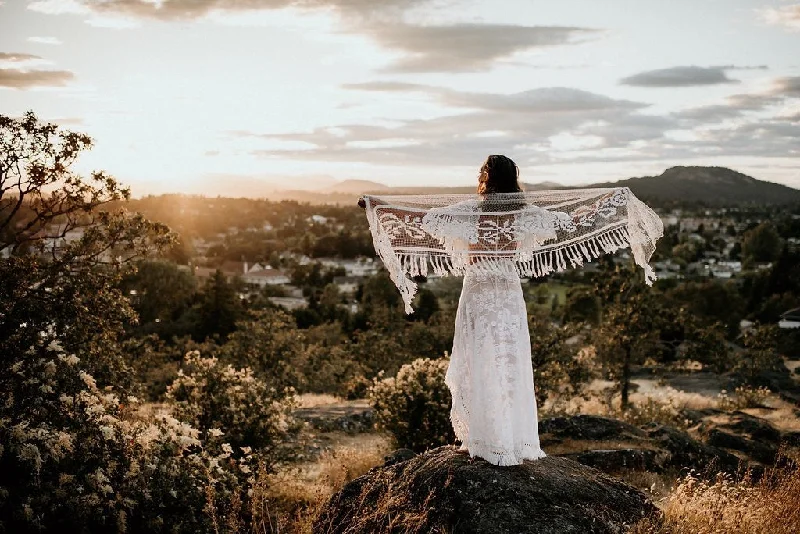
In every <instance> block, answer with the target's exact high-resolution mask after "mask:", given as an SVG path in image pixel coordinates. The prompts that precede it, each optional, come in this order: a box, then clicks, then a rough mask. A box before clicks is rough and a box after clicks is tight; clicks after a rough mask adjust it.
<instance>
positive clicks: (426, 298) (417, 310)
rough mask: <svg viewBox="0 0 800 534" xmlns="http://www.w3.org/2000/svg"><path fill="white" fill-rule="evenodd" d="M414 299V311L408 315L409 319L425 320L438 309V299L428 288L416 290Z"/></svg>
mask: <svg viewBox="0 0 800 534" xmlns="http://www.w3.org/2000/svg"><path fill="white" fill-rule="evenodd" d="M415 300H416V303H415V304H414V313H412V314H411V316H410V319H411V320H413V321H422V322H426V321H427V320H428V319H430V318H431V317H432V316H433V314H434V313H436V312H437V311H439V299H438V298H436V294H435V293H434V292H433V291H431V290H430V289H426V288H422V289H420V290H419V291H418V292H417V295H416V298H415Z"/></svg>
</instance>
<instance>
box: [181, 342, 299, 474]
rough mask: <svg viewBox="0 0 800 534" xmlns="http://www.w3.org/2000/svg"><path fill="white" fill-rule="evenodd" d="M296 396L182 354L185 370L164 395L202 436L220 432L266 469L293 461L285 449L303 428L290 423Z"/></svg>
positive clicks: (243, 372)
mask: <svg viewBox="0 0 800 534" xmlns="http://www.w3.org/2000/svg"><path fill="white" fill-rule="evenodd" d="M294 395H295V391H294V389H293V388H291V387H286V388H284V390H282V391H278V390H276V389H275V388H274V387H268V386H267V385H266V384H265V383H264V382H263V381H262V380H259V379H258V378H256V377H255V376H254V375H253V372H252V370H251V369H250V368H247V367H246V368H244V369H234V368H233V367H232V366H231V365H223V364H222V363H221V362H220V361H219V359H218V358H215V357H207V358H204V357H203V356H201V355H200V352H199V351H191V352H188V353H187V354H186V357H185V360H184V369H181V370H180V371H178V378H176V379H175V381H174V382H173V383H172V385H170V386H169V388H168V389H167V398H168V399H169V400H171V401H172V402H173V403H174V405H175V414H176V416H177V417H178V418H179V419H182V420H184V421H186V422H188V423H190V424H192V425H194V426H195V427H196V428H199V429H201V430H203V431H206V432H221V433H222V434H224V435H225V437H226V441H227V442H228V443H230V444H231V445H233V446H235V447H252V448H253V449H256V450H257V451H258V452H259V457H260V459H261V460H262V461H264V462H265V463H266V464H267V466H268V467H271V466H272V465H273V464H274V463H276V462H278V461H283V460H288V459H290V458H291V457H292V456H293V455H294V451H293V450H292V449H291V448H288V447H285V446H284V444H285V443H286V442H287V441H289V440H290V439H291V438H292V437H293V436H295V435H296V434H297V433H298V432H299V431H300V428H302V426H301V423H300V422H299V421H297V420H295V419H294V417H292V415H291V412H292V409H293V408H295V407H296V402H295V397H294Z"/></svg>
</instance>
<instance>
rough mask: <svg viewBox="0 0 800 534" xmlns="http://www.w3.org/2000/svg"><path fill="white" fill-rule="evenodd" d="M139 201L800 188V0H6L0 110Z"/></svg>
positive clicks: (0, 41)
mask: <svg viewBox="0 0 800 534" xmlns="http://www.w3.org/2000/svg"><path fill="white" fill-rule="evenodd" d="M27 110H33V111H34V112H35V113H36V114H37V116H38V117H39V118H40V119H41V120H44V121H47V122H54V123H57V124H59V125H61V126H62V127H63V128H65V129H70V130H73V131H78V132H82V133H86V134H88V135H90V136H91V137H92V138H93V139H94V147H93V148H92V150H91V151H88V152H86V153H85V154H84V155H83V156H82V157H81V159H80V160H79V161H78V163H77V164H76V168H77V170H79V171H81V172H86V173H87V174H88V173H89V172H90V171H92V170H105V171H107V172H109V173H110V174H112V175H114V176H116V177H117V178H118V179H119V180H120V181H121V182H123V183H124V184H126V185H129V186H131V188H132V191H133V194H134V196H142V195H146V194H159V193H165V192H182V193H191V194H197V193H200V194H211V195H218V194H219V195H229V196H259V197H260V196H267V195H268V193H269V191H271V190H273V189H275V188H284V189H316V188H324V187H328V186H330V185H331V184H332V183H335V182H336V181H339V180H345V179H364V180H372V181H376V182H381V183H384V184H388V185H404V186H414V185H470V184H473V183H475V182H476V180H477V170H478V168H479V167H480V165H481V163H482V162H483V160H484V159H485V158H486V156H487V155H488V154H505V155H507V156H509V157H511V158H512V159H514V160H515V161H516V163H517V164H518V166H519V168H520V176H521V179H522V180H523V181H525V182H529V183H536V182H542V181H550V182H559V183H562V184H565V185H578V184H588V183H592V182H598V181H612V180H618V179H624V178H629V177H632V176H646V175H657V174H660V173H661V172H663V171H664V170H665V169H666V168H669V167H671V166H674V165H719V166H725V167H729V168H732V169H735V170H737V171H740V172H744V173H746V174H749V175H751V176H753V177H755V178H759V179H762V180H768V181H772V182H778V183H783V184H786V185H789V186H792V187H796V188H800V3H797V2H796V1H795V2H793V1H790V0H786V1H782V0H773V1H761V0H672V1H670V2H665V1H661V0H639V1H634V0H604V1H602V2H600V1H596V0H559V1H558V2H555V1H547V2H545V1H541V0H464V1H462V0H2V1H0V114H2V115H7V116H13V117H17V116H21V115H22V114H23V113H24V112H25V111H27Z"/></svg>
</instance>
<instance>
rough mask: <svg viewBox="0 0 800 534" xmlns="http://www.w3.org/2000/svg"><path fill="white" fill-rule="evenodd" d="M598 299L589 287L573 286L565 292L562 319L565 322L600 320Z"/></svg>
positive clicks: (595, 321) (596, 321)
mask: <svg viewBox="0 0 800 534" xmlns="http://www.w3.org/2000/svg"><path fill="white" fill-rule="evenodd" d="M600 310H601V306H600V300H599V299H598V298H597V295H595V294H594V292H593V291H592V289H591V288H588V287H575V288H572V289H570V290H569V291H568V292H567V302H566V303H565V305H564V311H563V315H562V320H563V321H564V322H567V323H579V322H586V323H590V324H597V323H598V322H600Z"/></svg>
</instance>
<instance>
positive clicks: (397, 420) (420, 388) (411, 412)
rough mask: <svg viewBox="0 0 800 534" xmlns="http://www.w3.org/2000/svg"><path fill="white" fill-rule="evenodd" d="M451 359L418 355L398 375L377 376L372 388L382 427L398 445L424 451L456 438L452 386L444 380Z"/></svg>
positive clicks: (371, 395) (371, 396)
mask: <svg viewBox="0 0 800 534" xmlns="http://www.w3.org/2000/svg"><path fill="white" fill-rule="evenodd" d="M448 363H449V360H448V359H446V358H441V359H438V360H431V359H430V358H424V359H423V358H419V359H416V360H414V361H413V362H411V363H410V364H406V365H404V366H402V367H401V368H400V371H399V372H398V373H397V376H396V377H393V378H386V379H383V380H378V379H375V381H374V383H373V385H372V387H371V388H370V390H369V398H370V404H371V405H372V407H373V408H374V410H375V420H376V422H377V424H378V427H379V428H382V429H384V430H388V431H389V432H390V433H391V434H392V435H393V436H394V438H395V441H396V442H397V445H398V446H399V447H406V448H409V449H411V450H413V451H417V452H422V451H424V450H425V449H427V448H432V447H438V446H441V445H447V444H448V443H453V442H454V441H455V435H454V434H453V427H452V425H451V423H450V404H451V397H450V389H449V388H448V387H447V384H445V382H444V377H445V373H446V372H447V365H448Z"/></svg>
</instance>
